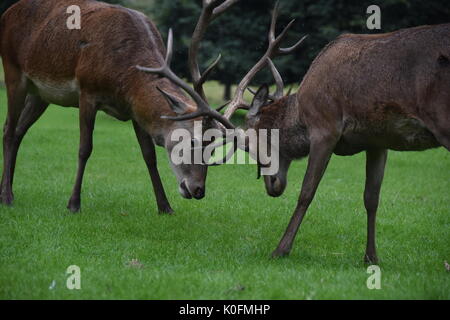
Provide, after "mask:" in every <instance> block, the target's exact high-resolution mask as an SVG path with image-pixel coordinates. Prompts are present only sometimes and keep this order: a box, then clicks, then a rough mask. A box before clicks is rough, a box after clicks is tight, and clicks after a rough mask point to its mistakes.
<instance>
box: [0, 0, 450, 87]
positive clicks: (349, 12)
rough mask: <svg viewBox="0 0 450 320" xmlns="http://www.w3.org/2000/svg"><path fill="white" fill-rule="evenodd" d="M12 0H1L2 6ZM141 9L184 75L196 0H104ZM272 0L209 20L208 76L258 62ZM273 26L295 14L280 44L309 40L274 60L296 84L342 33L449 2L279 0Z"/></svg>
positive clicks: (429, 12) (430, 13) (402, 21)
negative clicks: (373, 9)
mask: <svg viewBox="0 0 450 320" xmlns="http://www.w3.org/2000/svg"><path fill="white" fill-rule="evenodd" d="M9 2H15V1H14V0H0V12H1V9H2V6H4V5H7V4H8V3H9ZM106 2H110V3H117V4H121V5H124V6H127V7H131V8H135V9H138V10H140V11H143V12H144V13H146V14H147V15H148V16H149V17H150V19H152V20H153V21H154V22H155V23H156V24H157V27H158V29H159V30H160V32H161V33H162V35H163V37H164V38H165V39H166V36H167V31H168V29H169V28H170V27H172V28H173V30H174V36H175V43H174V46H175V50H176V53H175V56H174V59H173V66H172V68H173V69H174V71H175V72H176V73H177V74H179V75H181V76H183V77H185V78H189V74H188V72H187V49H188V46H189V41H190V37H191V35H192V32H193V30H194V28H195V24H196V21H197V19H198V17H199V15H200V11H201V3H202V1H201V0H107V1H106ZM274 4H275V0H240V1H239V2H238V3H237V4H235V5H234V6H233V7H232V8H231V9H230V10H229V11H228V12H226V13H225V14H224V15H223V16H221V17H219V18H218V19H217V20H216V21H214V22H213V24H212V25H211V27H210V28H209V29H208V32H207V34H206V38H205V40H204V42H203V45H202V47H201V50H200V57H199V59H200V62H201V63H202V64H203V67H204V68H205V67H206V66H207V65H209V64H210V63H211V62H212V61H213V60H214V59H215V58H216V57H217V55H218V54H219V53H222V61H221V63H220V64H219V66H218V68H217V69H216V71H214V72H213V73H212V74H211V76H210V79H211V80H218V81H219V82H220V83H222V84H225V85H228V86H229V85H232V84H237V83H238V82H239V81H240V80H241V78H242V77H243V75H244V74H245V73H246V72H247V71H248V70H249V69H250V68H251V67H252V66H253V65H254V64H255V63H256V61H258V59H259V58H260V57H261V55H262V54H263V53H264V52H265V50H266V48H267V31H268V28H269V25H270V13H271V10H272V8H273V7H274ZM280 4H281V10H280V11H281V12H280V18H279V23H278V29H279V30H280V29H281V28H283V27H284V26H285V25H286V24H287V23H288V22H289V21H290V19H293V18H295V19H296V22H295V23H294V25H293V27H292V30H291V32H290V33H289V35H288V39H287V40H286V41H285V42H286V44H285V46H289V45H291V44H293V43H294V42H295V41H297V40H298V39H300V37H302V36H303V35H305V34H308V35H309V37H308V39H307V40H306V41H305V42H304V43H303V45H302V47H301V48H300V49H299V50H298V51H297V52H296V53H295V54H292V55H290V56H287V57H280V58H277V59H276V60H275V63H276V65H277V67H278V69H279V70H280V72H281V74H282V76H283V79H284V80H285V82H286V83H298V82H300V81H301V79H302V78H303V75H304V74H305V72H306V71H307V70H308V66H309V65H310V64H311V62H312V60H313V59H314V57H315V56H316V55H317V53H318V52H319V51H320V50H321V49H322V48H323V47H324V46H325V45H326V44H327V43H328V42H329V41H331V40H333V39H335V38H336V37H337V36H339V35H340V34H342V33H349V32H351V33H383V32H390V31H394V30H397V29H400V28H408V27H414V26H420V25H424V24H438V23H447V22H450V2H449V1H448V0H428V1H426V0H384V1H374V0H369V1H366V0H362V1H361V0H345V1H344V0H281V1H280ZM372 4H376V5H378V6H379V7H380V8H381V30H368V29H367V27H366V20H367V18H368V16H369V15H368V14H367V13H366V10H367V7H368V6H369V5H372ZM254 81H255V84H261V83H263V82H268V83H271V82H273V80H272V78H271V76H270V74H269V72H267V71H266V70H265V71H264V72H261V73H260V74H259V75H258V76H257V77H256V78H255V80H254Z"/></svg>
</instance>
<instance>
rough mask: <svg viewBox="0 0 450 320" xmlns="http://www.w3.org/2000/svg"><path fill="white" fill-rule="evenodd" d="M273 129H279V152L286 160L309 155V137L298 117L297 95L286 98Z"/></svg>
mask: <svg viewBox="0 0 450 320" xmlns="http://www.w3.org/2000/svg"><path fill="white" fill-rule="evenodd" d="M282 107H283V108H284V110H280V113H279V114H280V117H279V118H278V119H276V123H275V126H274V128H280V152H281V153H282V154H283V155H284V156H285V157H286V158H288V159H291V160H294V159H300V158H304V157H306V156H308V154H309V145H310V142H309V136H308V131H307V128H306V125H305V124H304V123H303V121H302V119H301V117H300V108H299V103H298V100H297V95H296V94H292V95H289V96H287V97H286V101H285V102H284V105H283V106H282Z"/></svg>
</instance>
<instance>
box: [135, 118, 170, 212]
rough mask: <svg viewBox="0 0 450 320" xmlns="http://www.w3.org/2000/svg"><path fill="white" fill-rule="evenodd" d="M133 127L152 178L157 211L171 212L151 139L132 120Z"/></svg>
mask: <svg viewBox="0 0 450 320" xmlns="http://www.w3.org/2000/svg"><path fill="white" fill-rule="evenodd" d="M133 127H134V131H135V133H136V137H137V139H138V142H139V145H140V146H141V151H142V155H143V157H144V160H145V164H146V165H147V169H148V172H149V173H150V178H151V179H152V184H153V191H154V193H155V197H156V203H157V205H158V211H159V213H167V214H171V213H173V210H172V208H171V207H170V203H169V201H168V200H167V197H166V193H165V192H164V187H163V184H162V182H161V177H160V176H159V172H158V167H157V158H156V153H155V145H154V143H153V140H152V138H151V137H150V135H149V134H148V133H147V132H145V131H144V130H143V129H142V128H141V127H140V126H139V124H138V123H136V122H135V121H133Z"/></svg>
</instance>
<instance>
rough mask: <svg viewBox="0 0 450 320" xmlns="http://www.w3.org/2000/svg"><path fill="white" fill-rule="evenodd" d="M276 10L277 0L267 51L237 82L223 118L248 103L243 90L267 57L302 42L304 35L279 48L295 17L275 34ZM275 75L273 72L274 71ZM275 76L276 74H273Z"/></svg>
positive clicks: (287, 50)
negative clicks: (289, 45) (294, 41)
mask: <svg viewBox="0 0 450 320" xmlns="http://www.w3.org/2000/svg"><path fill="white" fill-rule="evenodd" d="M278 11H279V1H277V2H276V4H275V8H274V9H273V12H272V17H271V23H270V29H269V37H268V38H269V46H268V48H267V51H266V52H265V54H264V55H263V56H262V58H261V59H260V60H259V61H258V62H257V63H256V64H255V66H254V67H253V68H252V69H251V70H250V71H249V72H248V73H247V75H246V76H245V77H244V78H243V79H242V81H241V82H240V83H239V85H238V87H237V89H236V93H235V96H234V98H233V100H232V101H231V103H230V105H229V106H228V108H227V110H226V111H225V118H227V119H230V118H231V116H232V115H233V114H234V112H235V111H236V110H237V109H239V108H242V106H247V107H248V104H246V103H245V101H244V92H245V89H246V88H247V87H248V86H249V84H250V82H251V80H252V79H253V78H254V77H255V75H256V74H257V73H258V72H259V71H260V70H261V69H262V68H264V67H265V66H266V64H267V63H268V61H269V60H268V59H273V58H275V57H276V56H279V55H285V54H288V53H291V52H292V51H294V50H295V49H297V48H298V47H299V46H300V44H301V43H302V42H303V40H304V39H305V38H306V37H303V38H302V39H301V40H300V41H299V42H297V43H296V44H295V45H294V46H292V47H290V48H280V44H281V42H282V41H283V40H284V38H285V37H286V34H287V32H288V31H289V29H290V28H291V27H292V24H293V23H294V22H295V19H294V20H292V21H291V22H289V23H288V25H287V26H286V27H285V28H284V29H283V31H282V32H281V33H280V34H279V35H278V36H276V35H275V32H276V25H277V18H278ZM276 73H278V71H277V72H276ZM274 76H275V73H274ZM275 78H277V76H275ZM278 85H279V81H277V87H278ZM276 94H277V95H278V94H279V89H277V93H276Z"/></svg>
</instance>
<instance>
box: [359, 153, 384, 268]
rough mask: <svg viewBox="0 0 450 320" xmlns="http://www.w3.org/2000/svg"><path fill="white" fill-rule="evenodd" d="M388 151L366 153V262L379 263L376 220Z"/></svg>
mask: <svg viewBox="0 0 450 320" xmlns="http://www.w3.org/2000/svg"><path fill="white" fill-rule="evenodd" d="M386 159H387V150H368V151H367V152H366V186H365V189H364V206H365V207H366V211H367V247H366V254H365V255H364V262H366V263H369V264H376V263H378V258H377V253H376V247H375V220H376V214H377V209H378V202H379V198H380V189H381V183H382V182H383V176H384V168H385V166H386Z"/></svg>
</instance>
